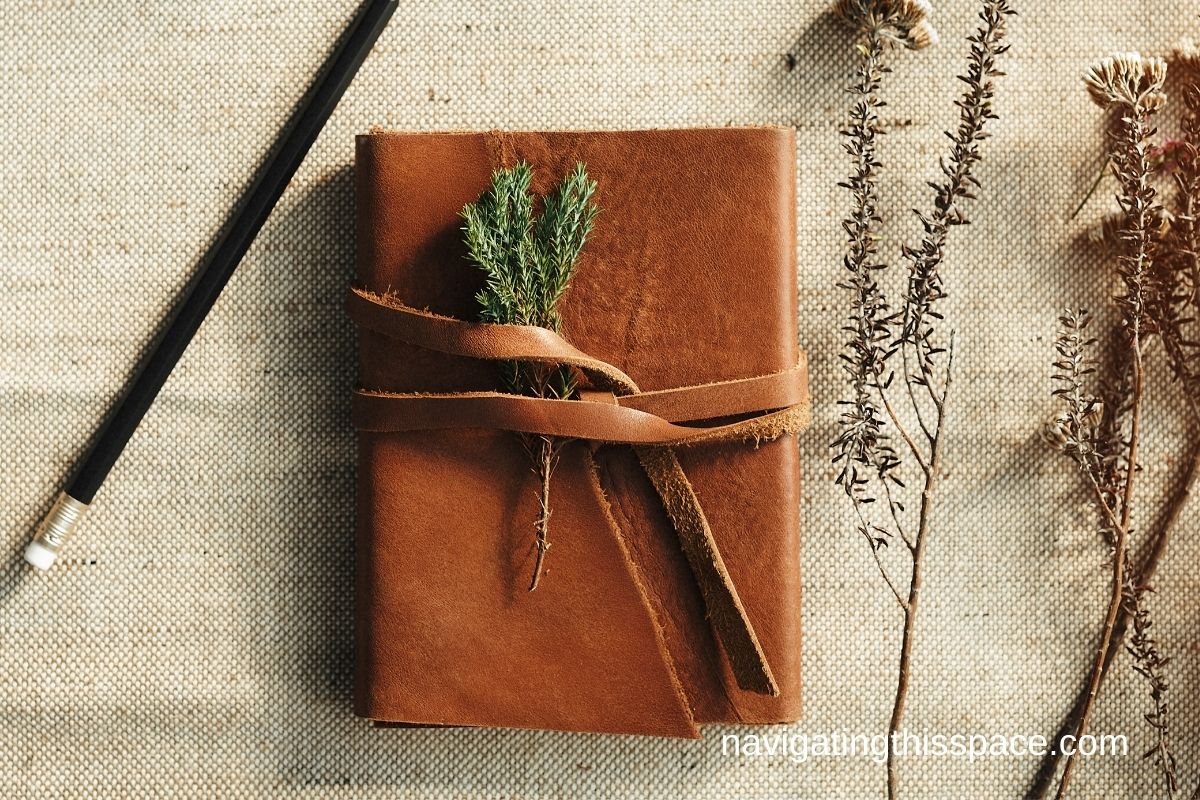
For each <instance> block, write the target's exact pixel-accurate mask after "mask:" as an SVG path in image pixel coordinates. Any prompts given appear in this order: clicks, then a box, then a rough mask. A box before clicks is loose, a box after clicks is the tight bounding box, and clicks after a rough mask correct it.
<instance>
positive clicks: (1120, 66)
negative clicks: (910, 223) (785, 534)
mask: <svg viewBox="0 0 1200 800" xmlns="http://www.w3.org/2000/svg"><path fill="white" fill-rule="evenodd" d="M1165 80H1166V63H1165V62H1163V61H1162V60H1161V59H1153V58H1151V59H1147V58H1143V57H1141V56H1139V55H1137V54H1134V53H1121V54H1118V55H1116V56H1113V57H1110V58H1106V59H1104V60H1102V61H1100V62H1099V63H1097V64H1096V65H1095V66H1093V67H1092V69H1091V70H1090V71H1089V72H1088V74H1087V76H1086V77H1085V81H1086V83H1087V87H1088V91H1089V92H1091V94H1092V97H1093V99H1095V100H1096V101H1097V103H1098V104H1100V105H1101V106H1102V107H1104V108H1106V109H1108V110H1109V111H1111V112H1112V113H1114V114H1115V115H1116V116H1117V119H1116V121H1115V124H1114V125H1113V126H1112V130H1111V132H1110V136H1109V140H1110V147H1109V160H1110V162H1111V166H1112V171H1113V175H1114V176H1115V177H1116V178H1117V182H1118V183H1119V184H1120V187H1121V189H1120V194H1119V196H1118V198H1117V201H1118V204H1119V205H1120V207H1121V211H1122V214H1123V216H1124V219H1125V225H1124V228H1123V230H1122V233H1121V241H1122V244H1123V247H1122V250H1121V253H1120V255H1119V258H1118V274H1119V275H1120V278H1121V282H1122V286H1123V290H1122V292H1121V293H1120V294H1119V295H1118V296H1117V297H1116V300H1117V304H1118V306H1119V308H1120V310H1121V325H1122V329H1123V331H1124V334H1125V342H1126V350H1125V352H1126V354H1127V357H1128V363H1129V365H1130V374H1131V379H1132V386H1131V394H1130V398H1131V401H1130V427H1129V438H1128V440H1127V453H1128V455H1127V462H1128V468H1127V469H1126V470H1125V471H1124V484H1123V486H1121V487H1119V491H1118V492H1117V494H1118V496H1119V502H1118V503H1116V508H1113V507H1111V506H1110V505H1109V502H1108V500H1107V498H1106V497H1105V496H1104V492H1103V490H1102V489H1101V488H1100V485H1099V481H1098V480H1095V481H1093V485H1095V486H1096V487H1097V488H1096V494H1097V498H1098V502H1100V503H1101V505H1102V506H1103V508H1104V509H1105V510H1107V511H1109V512H1110V513H1108V514H1106V517H1107V518H1108V519H1106V520H1105V522H1106V523H1108V524H1110V525H1111V526H1112V528H1113V535H1112V551H1113V552H1112V564H1111V590H1110V596H1109V602H1108V607H1107V610H1106V612H1105V615H1104V621H1103V624H1102V626H1101V629H1100V637H1099V645H1098V646H1097V648H1096V656H1095V658H1094V659H1093V663H1092V669H1091V675H1090V678H1089V679H1088V688H1087V692H1086V694H1085V698H1084V702H1083V705H1082V707H1081V708H1080V712H1079V715H1078V718H1077V721H1076V724H1075V728H1074V733H1073V735H1074V736H1075V739H1076V740H1078V739H1080V738H1082V737H1083V736H1084V735H1085V734H1086V733H1087V732H1088V729H1089V726H1090V724H1091V719H1092V713H1093V711H1094V709H1095V703H1096V697H1097V696H1098V694H1099V691H1100V684H1101V682H1102V681H1103V678H1104V673H1105V666H1104V664H1105V660H1106V658H1107V654H1108V651H1109V648H1110V646H1111V644H1112V641H1113V633H1114V631H1115V629H1116V625H1117V620H1118V618H1119V617H1120V615H1121V610H1122V605H1123V604H1124V603H1125V602H1126V597H1125V589H1126V584H1127V580H1128V578H1127V575H1126V569H1127V560H1128V554H1129V527H1130V521H1131V515H1132V511H1133V502H1134V490H1135V486H1136V482H1137V475H1138V466H1137V465H1138V451H1139V447H1140V443H1141V421H1142V406H1143V401H1144V396H1145V369H1144V365H1143V360H1142V346H1143V337H1144V336H1145V335H1146V334H1147V333H1148V332H1149V330H1150V326H1149V325H1148V316H1147V308H1148V307H1150V306H1152V305H1153V304H1155V303H1157V302H1159V298H1158V296H1157V295H1156V293H1155V288H1156V287H1155V285H1154V283H1153V275H1152V270H1153V262H1154V256H1155V248H1156V245H1157V243H1156V241H1155V232H1154V229H1153V227H1152V222H1153V221H1154V220H1155V219H1156V218H1157V217H1158V216H1159V213H1160V212H1159V207H1158V205H1157V202H1156V199H1155V190H1154V186H1153V184H1152V177H1153V175H1152V168H1151V164H1150V156H1149V149H1150V144H1149V140H1150V137H1151V136H1152V135H1153V133H1154V130H1153V127H1152V124H1151V121H1152V118H1153V116H1154V114H1155V113H1156V112H1157V111H1158V110H1159V109H1160V108H1162V106H1163V104H1164V103H1165V101H1166V96H1165V94H1164V93H1163V84H1164V82H1165ZM1059 341H1060V343H1061V342H1063V338H1062V336H1061V335H1060V339H1059ZM1059 352H1060V354H1061V353H1062V352H1063V351H1062V349H1061V348H1060V351H1059ZM1069 413H1070V414H1074V413H1075V410H1074V409H1071V410H1070V411H1069ZM1083 444H1084V446H1085V447H1086V446H1087V445H1088V444H1093V445H1094V443H1088V442H1084V443H1083ZM1093 449H1094V448H1093ZM1068 452H1070V451H1068ZM1071 454H1072V455H1073V456H1074V457H1075V459H1076V461H1077V462H1080V465H1081V467H1082V468H1083V469H1084V470H1085V472H1088V474H1089V478H1090V477H1091V473H1090V471H1089V470H1090V469H1091V467H1090V466H1089V465H1088V463H1087V462H1086V461H1081V459H1080V455H1081V454H1080V453H1077V452H1076V453H1071ZM1085 455H1086V454H1085ZM1114 517H1115V519H1114ZM1078 764H1079V758H1078V751H1077V750H1073V751H1072V752H1071V753H1070V754H1069V755H1068V756H1067V759H1066V764H1065V766H1064V768H1063V773H1062V776H1061V777H1060V779H1059V783H1058V789H1057V791H1056V793H1055V798H1056V800H1062V799H1063V798H1064V797H1066V795H1067V792H1068V790H1069V788H1070V785H1071V780H1072V778H1073V776H1074V772H1075V769H1076V767H1077V766H1078Z"/></svg>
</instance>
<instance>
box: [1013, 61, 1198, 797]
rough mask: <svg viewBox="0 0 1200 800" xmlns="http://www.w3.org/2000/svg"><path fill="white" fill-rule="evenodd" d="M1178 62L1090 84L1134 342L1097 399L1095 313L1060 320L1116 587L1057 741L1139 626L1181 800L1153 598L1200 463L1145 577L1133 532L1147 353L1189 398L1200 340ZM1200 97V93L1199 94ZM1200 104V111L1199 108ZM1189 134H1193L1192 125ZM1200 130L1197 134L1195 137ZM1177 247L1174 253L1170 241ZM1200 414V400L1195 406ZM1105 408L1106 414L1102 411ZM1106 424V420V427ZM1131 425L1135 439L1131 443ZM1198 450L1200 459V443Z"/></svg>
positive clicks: (1068, 423)
mask: <svg viewBox="0 0 1200 800" xmlns="http://www.w3.org/2000/svg"><path fill="white" fill-rule="evenodd" d="M1166 69H1167V68H1166V63H1165V62H1164V61H1162V60H1161V59H1154V58H1143V57H1142V56H1139V55H1137V54H1135V53H1121V54H1118V55H1116V56H1113V57H1110V58H1106V59H1104V60H1102V61H1101V62H1099V63H1098V64H1096V65H1095V66H1094V67H1092V69H1091V70H1090V71H1089V72H1088V74H1087V75H1086V77H1085V81H1086V83H1087V87H1088V90H1089V92H1090V93H1091V94H1092V97H1093V99H1095V100H1096V102H1097V103H1098V104H1099V105H1101V106H1102V107H1104V108H1105V109H1107V110H1109V111H1110V112H1111V113H1112V114H1113V115H1114V122H1113V125H1112V126H1111V128H1110V134H1109V141H1110V147H1109V163H1110V165H1111V168H1112V172H1113V174H1114V176H1115V177H1116V179H1117V182H1118V184H1119V186H1120V193H1119V195H1118V198H1117V201H1118V205H1119V206H1120V211H1121V225H1120V232H1119V234H1118V239H1119V242H1120V249H1119V255H1118V259H1117V272H1118V275H1119V277H1120V279H1121V282H1122V291H1121V293H1120V294H1118V295H1117V297H1116V298H1115V299H1116V301H1117V305H1118V308H1119V309H1120V312H1121V331H1122V337H1121V340H1120V342H1119V344H1120V346H1119V348H1118V354H1117V358H1116V362H1115V368H1114V370H1113V377H1112V378H1111V379H1110V380H1109V381H1108V382H1107V386H1106V391H1105V392H1104V394H1105V399H1104V401H1101V400H1100V399H1099V398H1096V397H1092V396H1090V395H1089V394H1087V392H1086V390H1085V389H1084V388H1083V385H1084V382H1085V378H1086V376H1087V375H1089V374H1090V373H1092V372H1094V369H1093V368H1092V367H1091V366H1090V361H1089V355H1088V351H1089V349H1090V348H1092V347H1094V345H1095V340H1094V339H1089V338H1086V337H1085V336H1084V334H1083V333H1082V332H1083V329H1084V328H1085V327H1086V326H1087V323H1088V319H1087V317H1086V315H1076V314H1070V313H1069V314H1067V315H1064V316H1063V317H1061V318H1060V333H1059V336H1058V338H1057V340H1056V350H1057V352H1058V356H1059V358H1058V360H1057V361H1056V362H1055V368H1056V375H1055V379H1056V382H1057V387H1056V389H1055V391H1054V394H1055V395H1056V396H1057V397H1059V399H1060V400H1062V401H1063V403H1064V406H1065V410H1064V411H1063V413H1062V414H1061V415H1060V416H1059V417H1058V419H1057V420H1056V421H1055V423H1054V425H1053V428H1054V431H1055V434H1056V436H1055V437H1054V438H1057V439H1058V444H1059V446H1060V447H1061V449H1062V450H1063V451H1064V452H1065V453H1067V454H1068V455H1069V456H1071V457H1072V458H1073V459H1074V460H1075V461H1076V463H1077V464H1078V465H1079V467H1080V469H1081V471H1082V472H1083V474H1084V475H1085V477H1086V480H1087V485H1088V487H1089V489H1090V490H1091V492H1092V495H1093V500H1094V502H1095V504H1096V505H1097V506H1099V510H1100V512H1101V515H1100V520H1099V523H1100V527H1101V533H1102V534H1103V537H1104V539H1105V541H1107V542H1108V543H1109V546H1110V550H1111V591H1110V598H1109V603H1108V607H1107V610H1106V613H1105V617H1104V622H1103V625H1102V627H1101V632H1100V637H1099V646H1098V647H1097V651H1096V656H1095V659H1094V660H1093V664H1092V669H1091V671H1090V674H1089V678H1088V682H1087V688H1086V690H1085V691H1084V693H1083V695H1082V696H1081V698H1080V701H1079V702H1078V703H1077V705H1076V708H1075V709H1074V710H1073V712H1072V714H1071V716H1070V717H1069V718H1068V724H1067V725H1064V728H1063V730H1062V731H1060V733H1059V736H1058V737H1057V744H1058V745H1059V746H1058V747H1057V748H1055V751H1057V752H1061V751H1062V749H1063V748H1062V744H1063V738H1064V737H1065V736H1066V735H1068V733H1069V734H1070V735H1073V736H1074V737H1075V739H1076V740H1078V739H1079V738H1080V737H1082V736H1083V735H1084V734H1086V732H1087V730H1088V727H1089V724H1090V720H1091V715H1092V712H1093V709H1094V706H1095V701H1096V697H1097V695H1098V693H1099V690H1100V687H1101V685H1102V683H1103V680H1104V678H1105V676H1106V674H1107V673H1108V670H1109V667H1110V665H1111V663H1112V661H1113V659H1114V658H1115V656H1116V654H1117V653H1118V652H1119V651H1120V649H1121V647H1122V643H1123V641H1124V636H1125V632H1126V629H1127V627H1128V626H1129V625H1130V624H1132V625H1133V628H1134V633H1133V637H1132V639H1131V641H1130V644H1129V645H1128V650H1129V652H1130V653H1131V654H1132V655H1133V656H1134V659H1135V664H1134V668H1135V670H1136V671H1137V672H1138V673H1139V674H1141V675H1142V676H1143V677H1144V678H1145V679H1146V681H1147V683H1148V685H1149V687H1150V696H1151V700H1152V703H1153V709H1152V711H1151V712H1150V713H1149V714H1147V715H1146V721H1147V723H1148V724H1149V725H1150V727H1151V730H1152V731H1153V733H1154V736H1155V742H1154V745H1153V747H1152V748H1151V749H1150V750H1149V751H1148V753H1147V757H1148V758H1153V759H1154V761H1155V764H1156V765H1157V766H1158V768H1159V771H1160V773H1161V775H1162V778H1163V788H1164V792H1165V796H1166V797H1167V798H1168V800H1170V799H1171V798H1173V797H1174V795H1175V792H1176V791H1177V790H1178V776H1177V769H1176V763H1175V759H1174V756H1173V755H1172V753H1171V749H1170V723H1169V716H1168V705H1167V702H1166V693H1167V688H1168V684H1167V681H1166V678H1165V674H1164V669H1165V667H1166V665H1167V663H1168V659H1166V658H1164V657H1162V656H1161V655H1160V654H1159V651H1158V647H1157V642H1156V641H1155V640H1154V638H1153V637H1152V636H1151V635H1150V627H1151V624H1152V623H1151V621H1150V617H1149V611H1148V606H1147V604H1146V594H1147V593H1148V591H1149V582H1148V580H1147V578H1148V573H1149V574H1153V572H1154V570H1155V569H1156V568H1157V565H1158V563H1159V561H1160V560H1161V557H1162V553H1163V551H1164V550H1165V547H1166V542H1167V540H1168V537H1169V534H1170V531H1171V529H1172V528H1173V527H1174V525H1175V523H1176V520H1177V518H1178V515H1179V512H1180V509H1181V508H1182V504H1183V502H1185V501H1186V498H1187V496H1188V493H1189V492H1190V490H1191V485H1192V482H1193V480H1194V479H1195V471H1196V459H1195V458H1193V459H1191V460H1190V462H1189V467H1188V469H1187V472H1186V475H1185V479H1184V482H1183V489H1182V492H1180V493H1177V495H1176V497H1174V498H1172V501H1171V503H1169V505H1168V509H1167V513H1166V514H1165V516H1164V518H1163V519H1162V520H1161V521H1160V525H1159V526H1158V528H1157V531H1156V533H1155V535H1154V536H1153V538H1152V539H1151V546H1150V549H1149V551H1148V553H1147V556H1146V559H1145V560H1144V561H1143V563H1142V565H1141V566H1140V567H1139V568H1138V569H1136V570H1135V569H1133V568H1132V567H1131V566H1130V560H1131V558H1130V551H1131V541H1130V531H1131V526H1132V521H1133V509H1134V499H1135V487H1136V484H1137V477H1138V474H1139V468H1138V458H1139V448H1140V444H1141V439H1142V433H1141V427H1142V417H1143V407H1144V404H1145V399H1146V374H1145V365H1144V353H1145V345H1146V343H1147V342H1148V341H1149V340H1150V337H1153V336H1155V335H1157V336H1158V337H1159V338H1161V339H1162V340H1163V342H1164V350H1165V351H1166V352H1167V354H1168V358H1169V360H1170V361H1171V362H1172V366H1173V367H1174V369H1175V374H1176V377H1177V378H1178V379H1180V380H1181V383H1183V385H1184V386H1185V393H1186V394H1189V395H1191V393H1190V392H1188V391H1187V389H1188V388H1189V387H1188V381H1189V379H1190V375H1189V367H1188V365H1187V362H1186V356H1187V353H1186V348H1187V346H1188V339H1187V338H1186V337H1185V336H1184V334H1183V325H1184V323H1186V322H1187V321H1188V319H1187V317H1186V314H1185V312H1184V311H1183V309H1184V307H1185V306H1188V305H1190V304H1191V303H1192V302H1193V301H1194V297H1195V289H1194V287H1195V286H1196V282H1195V277H1194V276H1195V275H1196V269H1195V267H1196V261H1195V255H1194V253H1195V251H1194V249H1193V248H1192V246H1191V239H1192V237H1194V235H1195V230H1194V226H1193V220H1192V216H1191V209H1192V206H1191V205H1190V201H1188V200H1182V201H1181V203H1180V208H1181V211H1182V215H1183V219H1182V222H1181V224H1180V226H1179V228H1178V230H1176V231H1175V232H1173V233H1164V231H1169V227H1167V226H1169V225H1170V222H1171V220H1170V219H1169V217H1168V215H1167V214H1166V213H1165V212H1164V210H1163V209H1162V207H1161V206H1160V205H1159V204H1158V202H1157V199H1156V191H1155V188H1154V185H1153V177H1154V172H1155V169H1156V168H1158V167H1161V155H1160V154H1156V153H1155V151H1154V148H1153V146H1152V145H1151V142H1150V140H1151V138H1152V137H1153V135H1154V129H1153V125H1152V120H1153V117H1154V115H1155V114H1156V113H1157V112H1158V111H1159V109H1161V108H1162V107H1163V105H1164V104H1165V102H1166V95H1165V93H1164V92H1163V86H1164V83H1165V80H1166ZM1197 98H1198V99H1200V95H1198V96H1197ZM1197 107H1200V106H1197ZM1184 127H1185V128H1187V127H1188V120H1187V119H1186V118H1185V122H1184ZM1197 132H1200V125H1193V126H1192V133H1193V134H1196V133H1197ZM1182 152H1183V155H1182V156H1181V158H1180V160H1181V162H1182V161H1187V162H1190V163H1189V166H1187V167H1182V168H1180V170H1179V173H1180V177H1179V178H1178V183H1179V187H1180V192H1181V194H1182V195H1186V194H1187V193H1188V191H1189V189H1190V188H1194V187H1197V186H1200V181H1196V182H1195V183H1193V182H1192V180H1191V176H1190V174H1189V170H1190V169H1191V168H1192V167H1194V166H1195V159H1194V155H1195V152H1196V151H1195V149H1194V147H1192V146H1191V145H1189V143H1188V142H1186V141H1185V142H1184V143H1183V147H1182ZM1164 242H1165V243H1166V247H1165V248H1163V247H1162V245H1163V244H1164ZM1189 403H1190V405H1191V407H1192V408H1193V413H1194V409H1195V402H1194V400H1189ZM1096 409H1099V414H1096V413H1095V411H1096ZM1096 417H1098V420H1097V419H1096ZM1126 421H1127V423H1128V434H1127V435H1124V433H1123V432H1124V430H1125V424H1126ZM1193 451H1194V452H1195V453H1196V454H1200V450H1197V448H1196V446H1195V445H1194V446H1193ZM1077 764H1078V753H1077V752H1074V751H1073V752H1071V753H1070V754H1069V755H1067V756H1066V763H1065V766H1064V768H1063V771H1062V775H1061V777H1060V779H1059V782H1058V788H1057V791H1056V795H1055V796H1056V798H1058V799H1059V800H1061V798H1063V797H1065V796H1066V794H1067V791H1068V790H1069V787H1070V785H1071V780H1072V777H1073V774H1074V770H1075V768H1076V766H1077ZM1056 766H1057V758H1054V757H1052V758H1049V759H1047V760H1046V761H1045V762H1044V763H1043V768H1042V770H1041V771H1040V772H1039V777H1038V783H1037V784H1036V785H1035V796H1039V797H1040V796H1042V793H1043V791H1044V790H1045V789H1046V788H1048V785H1049V781H1050V779H1051V777H1052V776H1053V773H1054V768H1055V767H1056Z"/></svg>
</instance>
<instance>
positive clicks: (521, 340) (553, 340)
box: [346, 287, 638, 392]
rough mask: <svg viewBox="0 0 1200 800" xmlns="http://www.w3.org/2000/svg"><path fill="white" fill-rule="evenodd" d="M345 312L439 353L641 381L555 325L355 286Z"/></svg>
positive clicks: (622, 382)
mask: <svg viewBox="0 0 1200 800" xmlns="http://www.w3.org/2000/svg"><path fill="white" fill-rule="evenodd" d="M346 312H347V313H348V314H349V315H350V319H352V320H354V321H355V322H356V323H358V324H359V325H361V326H362V327H363V328H365V329H367V330H369V331H374V332H375V333H381V334H383V335H384V336H389V337H391V338H393V339H399V340H400V341H402V342H407V343H408V344H411V345H415V346H417V347H423V348H425V349H426V350H434V351H436V352H438V353H448V354H450V355H456V356H464V357H466V358H479V359H483V360H486V361H535V362H540V363H543V364H566V365H569V366H572V367H577V368H579V369H581V370H583V371H584V372H585V373H587V374H588V376H589V377H593V378H595V377H599V378H601V379H602V383H601V385H604V386H609V387H612V388H614V389H619V390H622V391H624V392H636V391H637V390H638V388H637V384H636V383H634V382H633V378H631V377H629V376H628V375H626V374H625V373H624V372H622V371H621V370H619V369H617V368H616V367H614V366H613V365H612V364H608V363H605V362H603V361H601V360H599V359H597V358H592V357H591V356H589V355H588V354H587V353H585V352H583V351H582V350H578V349H576V348H575V347H573V346H572V345H571V344H570V343H569V342H568V341H567V340H566V339H564V338H562V337H561V336H559V335H558V334H557V333H555V332H554V331H552V330H548V329H546V328H538V327H534V326H532V325H494V324H490V323H485V322H465V321H463V320H461V319H454V318H453V317H443V316H440V315H438V314H434V313H432V312H429V311H420V310H418V309H415V308H412V307H411V306H406V305H404V304H403V303H400V302H398V301H397V300H396V299H395V298H393V297H390V296H388V295H381V294H375V293H374V292H368V291H366V290H365V289H359V288H357V287H355V288H352V289H351V290H350V296H349V297H347V298H346Z"/></svg>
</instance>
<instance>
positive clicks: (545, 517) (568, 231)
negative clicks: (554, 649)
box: [462, 162, 597, 592]
mask: <svg viewBox="0 0 1200 800" xmlns="http://www.w3.org/2000/svg"><path fill="white" fill-rule="evenodd" d="M532 181H533V170H532V169H531V168H530V166H529V165H528V164H526V163H524V162H521V163H518V164H517V165H516V166H514V167H512V168H511V169H498V170H496V171H495V172H493V173H492V182H491V185H490V186H489V187H488V189H487V190H486V191H485V192H484V193H483V194H482V195H480V197H479V199H478V200H477V201H476V202H474V203H471V204H469V205H467V206H466V207H465V208H463V210H462V219H463V233H464V235H465V238H466V244H467V255H468V257H469V258H470V260H471V261H472V262H474V263H475V265H476V266H478V267H479V268H480V269H481V270H483V272H484V276H485V283H484V287H483V289H481V290H480V291H479V293H478V294H477V295H476V298H475V299H476V300H477V301H478V303H479V318H480V319H481V320H482V321H484V322H492V323H497V324H501V325H533V326H537V327H539V328H549V329H550V330H552V331H556V332H557V331H558V330H559V329H560V328H561V326H562V318H561V316H560V314H559V311H558V304H559V302H560V301H561V300H562V298H563V295H564V294H565V293H566V291H567V287H568V286H570V284H571V278H572V277H573V276H574V274H575V268H576V265H577V263H578V260H579V255H580V253H581V252H582V251H583V247H584V245H585V244H586V243H587V239H588V236H589V235H590V234H591V232H592V227H593V224H594V222H595V218H596V213H597V208H596V206H595V204H594V203H593V202H592V196H593V195H594V194H595V192H596V183H595V182H594V181H592V180H590V179H589V178H588V174H587V169H586V167H585V166H584V165H583V164H582V163H579V164H576V165H575V168H574V170H572V172H571V174H570V175H568V176H567V177H566V178H565V179H564V180H563V181H562V183H560V184H559V185H558V186H557V187H555V189H554V190H553V191H552V192H550V194H549V195H547V196H546V197H545V199H544V200H543V201H542V204H541V205H542V208H541V213H540V215H539V214H536V213H535V207H534V197H533V191H532V188H531V185H532ZM502 370H503V376H504V381H505V384H506V386H507V388H508V391H510V392H512V393H514V394H524V395H530V396H532V397H544V398H552V399H558V400H568V399H570V398H572V397H573V396H574V394H575V389H576V374H575V372H574V371H573V370H572V369H570V368H568V367H560V366H554V365H548V364H540V363H532V362H510V363H506V364H504V365H503V366H502ZM522 442H523V443H524V445H525V449H526V451H527V452H528V453H529V456H530V458H531V460H532V462H533V469H534V472H535V473H536V474H537V476H538V486H539V491H538V519H537V523H536V527H535V533H536V546H537V559H536V561H535V562H534V567H533V576H532V578H531V579H530V582H529V591H531V592H532V591H533V590H534V589H536V588H537V586H538V582H539V580H540V579H541V576H542V571H543V564H544V562H545V558H546V552H547V551H548V550H549V549H550V478H551V475H552V474H553V472H554V468H555V466H556V464H557V463H558V458H559V455H560V453H561V451H562V447H563V445H564V444H565V441H564V440H562V439H558V438H555V437H551V436H532V435H530V436H522Z"/></svg>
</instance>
